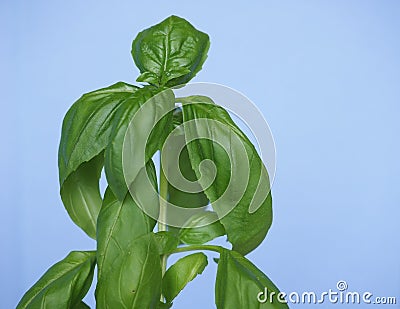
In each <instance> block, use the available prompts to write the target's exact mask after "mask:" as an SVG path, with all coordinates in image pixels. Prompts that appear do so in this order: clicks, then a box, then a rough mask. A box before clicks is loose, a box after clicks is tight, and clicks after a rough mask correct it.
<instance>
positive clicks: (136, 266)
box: [96, 233, 162, 309]
mask: <svg viewBox="0 0 400 309" xmlns="http://www.w3.org/2000/svg"><path fill="white" fill-rule="evenodd" d="M157 249H158V248H157V244H156V242H155V240H154V237H153V233H149V234H146V235H143V236H141V237H139V238H135V239H134V240H133V241H132V242H131V244H130V245H129V246H128V247H127V248H126V249H125V250H124V251H122V252H121V254H119V255H118V256H116V257H115V260H114V263H112V264H111V265H110V268H109V271H108V272H107V273H106V274H104V275H103V277H102V280H101V281H100V282H98V283H97V288H96V305H97V308H99V309H102V308H133V309H136V308H137V309H142V308H157V306H158V304H159V302H160V297H161V279H162V275H161V262H160V256H159V254H158V252H157Z"/></svg>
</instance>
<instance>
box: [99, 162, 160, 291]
mask: <svg viewBox="0 0 400 309" xmlns="http://www.w3.org/2000/svg"><path fill="white" fill-rule="evenodd" d="M147 172H148V175H149V176H150V177H151V179H152V181H153V188H154V189H156V188H157V178H156V174H155V169H154V165H153V161H149V163H148V165H147ZM145 173H146V170H145V169H143V170H142V171H141V172H140V173H139V176H138V178H137V180H136V181H135V182H134V185H136V186H142V185H143V183H144V182H143V181H142V177H145ZM153 188H146V187H141V188H140V191H141V194H142V195H143V197H144V198H145V199H146V200H145V202H146V203H147V204H152V205H153V206H152V207H154V208H158V196H156V195H154V193H153ZM155 223H156V222H155V220H154V219H152V218H150V217H149V216H147V215H146V214H145V213H144V212H143V211H142V209H141V208H140V207H139V205H138V204H137V203H136V201H134V200H133V199H132V197H131V195H130V194H129V193H128V194H127V195H126V197H125V199H124V200H123V201H122V202H121V201H120V200H118V199H117V198H116V196H115V195H114V194H113V192H112V191H111V190H110V188H108V189H107V190H106V193H105V196H104V202H103V206H102V208H101V211H100V215H99V218H98V222H97V229H98V232H97V264H98V282H99V284H102V281H103V280H104V281H105V284H107V280H108V279H107V274H108V273H109V272H110V270H111V268H112V267H113V265H114V263H115V260H116V259H117V258H118V256H120V255H123V254H125V252H126V251H127V250H128V248H129V246H130V244H131V243H132V241H133V240H134V239H136V238H138V237H140V236H142V235H145V234H148V233H149V232H151V231H152V230H153V228H154V225H155ZM103 278H104V279H103ZM103 291H104V292H107V290H106V289H104V290H103Z"/></svg>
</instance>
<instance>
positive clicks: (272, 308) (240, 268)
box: [215, 249, 289, 309]
mask: <svg viewBox="0 0 400 309" xmlns="http://www.w3.org/2000/svg"><path fill="white" fill-rule="evenodd" d="M265 289H267V291H268V292H267V293H271V292H272V293H274V294H273V295H272V302H270V299H271V298H270V297H269V296H267V301H266V302H263V303H261V302H260V301H258V295H259V294H260V293H264V292H265ZM278 293H279V290H278V288H277V287H276V286H275V285H274V284H273V283H272V281H271V280H270V279H269V278H268V277H267V276H266V275H265V274H264V273H263V272H262V271H260V270H259V269H258V268H257V267H256V266H254V264H252V263H251V262H250V261H249V260H247V259H246V258H245V257H243V256H242V255H241V254H239V253H238V252H235V251H230V250H226V249H223V250H222V251H221V256H220V259H219V261H218V271H217V280H216V283H215V303H216V305H217V308H218V309H231V308H246V309H258V308H265V309H267V308H268V309H286V308H289V307H288V306H287V304H286V303H282V302H279V301H278V299H277V296H278ZM262 298H263V297H262ZM262 298H261V299H262Z"/></svg>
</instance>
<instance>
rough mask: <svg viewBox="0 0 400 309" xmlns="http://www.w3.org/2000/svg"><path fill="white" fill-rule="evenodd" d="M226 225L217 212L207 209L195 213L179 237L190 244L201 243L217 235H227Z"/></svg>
mask: <svg viewBox="0 0 400 309" xmlns="http://www.w3.org/2000/svg"><path fill="white" fill-rule="evenodd" d="M225 233H226V232H225V229H224V226H223V225H222V224H221V222H220V221H219V220H218V216H217V214H216V213H215V212H212V211H205V212H204V213H199V214H196V215H194V216H193V217H192V218H190V219H189V221H188V223H187V224H185V225H184V226H183V228H182V229H181V230H180V233H179V239H180V240H181V241H182V242H183V243H185V244H188V245H201V244H204V243H206V242H209V241H211V240H213V239H214V238H216V237H219V236H223V235H225Z"/></svg>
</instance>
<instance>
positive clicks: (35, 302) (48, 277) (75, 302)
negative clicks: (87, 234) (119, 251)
mask: <svg viewBox="0 0 400 309" xmlns="http://www.w3.org/2000/svg"><path fill="white" fill-rule="evenodd" d="M95 264H96V252H95V251H72V252H71V253H70V254H68V256H67V257H66V258H65V259H63V260H62V261H60V262H58V263H57V264H55V265H53V266H52V267H51V268H50V269H49V270H48V271H47V272H46V273H45V274H44V275H43V276H42V277H41V278H40V279H39V280H38V281H37V282H36V283H35V284H34V285H33V286H32V287H31V288H30V289H29V290H28V291H27V292H26V293H25V295H24V296H23V297H22V299H21V301H20V302H19V304H18V306H17V309H23V308H32V309H45V308H46V309H53V308H60V309H63V308H65V309H69V308H79V305H80V303H81V300H82V298H83V297H84V296H85V295H86V293H87V291H88V290H89V288H90V285H91V283H92V279H93V271H94V267H95Z"/></svg>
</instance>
